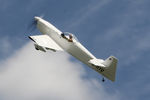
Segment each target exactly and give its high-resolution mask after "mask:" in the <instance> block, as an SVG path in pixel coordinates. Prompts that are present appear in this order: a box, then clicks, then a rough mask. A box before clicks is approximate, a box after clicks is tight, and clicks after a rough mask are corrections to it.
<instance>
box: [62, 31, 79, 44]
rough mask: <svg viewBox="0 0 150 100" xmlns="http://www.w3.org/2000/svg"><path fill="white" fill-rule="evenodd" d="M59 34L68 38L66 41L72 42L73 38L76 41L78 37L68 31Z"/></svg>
mask: <svg viewBox="0 0 150 100" xmlns="http://www.w3.org/2000/svg"><path fill="white" fill-rule="evenodd" d="M61 36H62V37H63V38H64V39H66V40H68V42H73V41H74V40H76V41H78V39H77V38H76V36H75V35H73V34H72V33H69V32H63V33H61Z"/></svg>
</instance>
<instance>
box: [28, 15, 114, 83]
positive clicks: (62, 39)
mask: <svg viewBox="0 0 150 100" xmlns="http://www.w3.org/2000/svg"><path fill="white" fill-rule="evenodd" d="M34 20H35V22H36V26H37V28H38V29H39V31H40V32H41V33H42V35H35V36H29V38H30V39H31V40H32V41H34V46H35V49H36V50H41V51H43V52H46V51H47V50H52V51H54V52H56V51H66V52H68V53H69V54H71V55H72V56H74V57H75V58H77V59H78V60H80V61H81V62H83V63H84V64H86V65H88V66H89V67H91V68H92V69H94V70H95V71H96V72H98V73H100V74H102V75H103V76H104V77H106V78H107V79H109V80H111V81H115V76H116V67H117V59H116V58H115V57H114V56H110V57H108V58H107V59H106V60H102V59H97V58H96V57H95V56H94V55H92V54H91V53H90V52H89V51H88V50H87V49H86V48H85V47H84V46H83V45H82V44H81V43H80V42H79V41H78V40H77V38H76V37H75V36H74V35H73V34H71V33H68V32H61V31H60V30H59V29H57V28H56V27H55V26H53V25H52V24H51V23H49V22H47V21H46V20H44V19H42V18H40V17H34ZM102 81H105V80H104V78H103V80H102Z"/></svg>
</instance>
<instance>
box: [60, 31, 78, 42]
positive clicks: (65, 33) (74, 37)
mask: <svg viewBox="0 0 150 100" xmlns="http://www.w3.org/2000/svg"><path fill="white" fill-rule="evenodd" d="M62 34H64V35H65V36H66V37H68V36H69V35H72V37H73V39H75V40H76V41H78V39H77V37H76V36H75V35H74V34H72V33H69V32H63V33H62Z"/></svg>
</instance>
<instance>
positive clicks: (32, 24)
mask: <svg viewBox="0 0 150 100" xmlns="http://www.w3.org/2000/svg"><path fill="white" fill-rule="evenodd" d="M39 17H40V18H43V17H44V14H42V15H41V16H39ZM36 25H37V19H36V18H35V17H34V18H33V19H32V20H31V22H30V23H29V25H28V26H27V30H29V32H30V33H31V32H33V31H35V30H36Z"/></svg>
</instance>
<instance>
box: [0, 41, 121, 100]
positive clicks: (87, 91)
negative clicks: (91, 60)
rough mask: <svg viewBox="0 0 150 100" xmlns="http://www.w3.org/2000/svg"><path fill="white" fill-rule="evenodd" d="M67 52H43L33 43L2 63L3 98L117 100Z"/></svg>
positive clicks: (0, 94) (16, 99) (1, 92)
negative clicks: (37, 49) (88, 76)
mask: <svg viewBox="0 0 150 100" xmlns="http://www.w3.org/2000/svg"><path fill="white" fill-rule="evenodd" d="M69 58H70V56H69V55H68V54H66V53H61V52H59V53H53V52H49V53H42V52H39V51H36V50H34V47H33V45H32V44H31V43H28V44H27V45H25V46H24V47H23V48H22V49H20V50H18V51H17V52H16V53H15V54H14V55H13V56H11V57H10V58H8V59H7V60H6V61H5V62H3V63H1V64H0V99H1V100H50V99H52V100H100V99H102V100H103V99H105V100H113V99H114V100H117V99H119V93H117V92H116V93H114V94H109V93H107V92H106V91H105V89H104V88H103V86H102V85H100V83H98V82H97V81H96V80H95V79H85V78H83V76H85V75H87V74H86V72H85V71H84V69H83V67H82V66H81V65H79V64H78V63H77V62H72V61H70V59H69Z"/></svg>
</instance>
